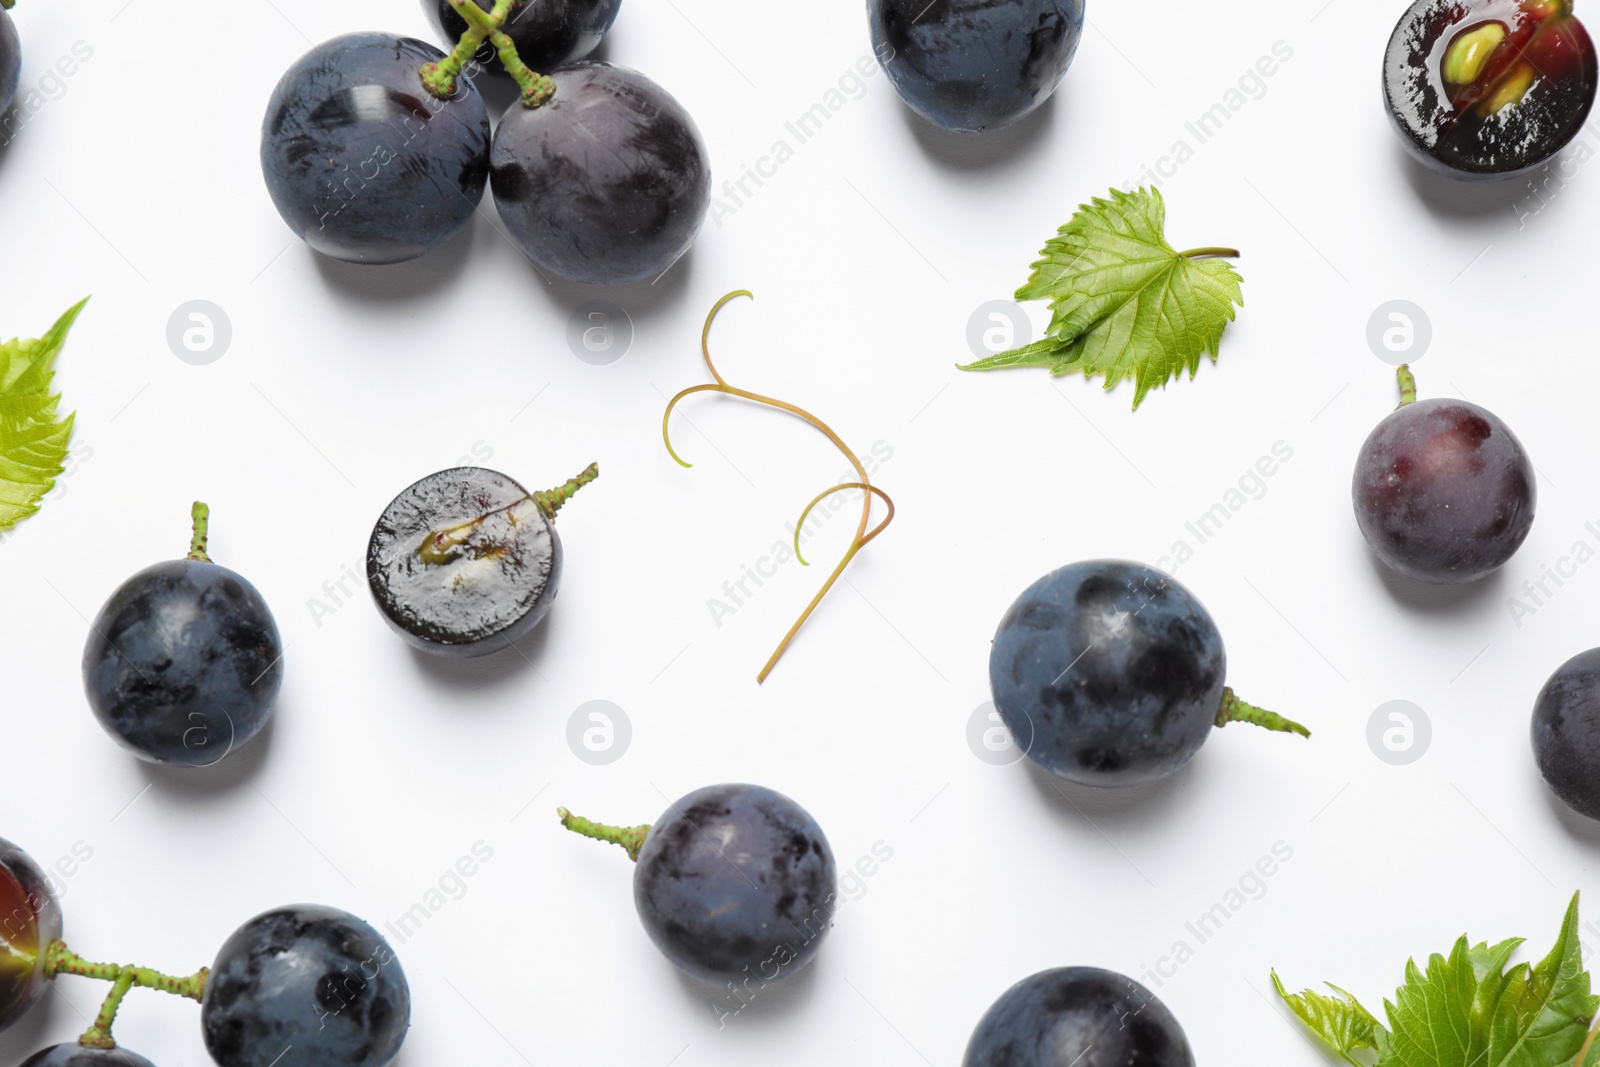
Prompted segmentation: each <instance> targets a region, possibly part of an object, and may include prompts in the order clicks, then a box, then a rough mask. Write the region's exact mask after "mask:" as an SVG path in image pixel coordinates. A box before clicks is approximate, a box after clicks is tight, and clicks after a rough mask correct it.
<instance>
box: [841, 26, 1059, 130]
mask: <svg viewBox="0 0 1600 1067" xmlns="http://www.w3.org/2000/svg"><path fill="white" fill-rule="evenodd" d="M1083 8H1084V4H1083V0H931V2H930V0H867V20H868V23H869V25H870V27H871V30H872V47H873V50H874V51H875V52H877V54H878V61H879V62H880V63H881V64H882V65H883V69H884V70H885V71H886V72H887V73H888V75H889V80H890V81H891V82H893V83H894V87H895V90H896V91H897V92H899V94H900V97H901V99H902V100H904V101H905V102H906V103H907V104H909V105H910V106H911V108H912V110H914V111H916V112H917V113H918V114H919V115H921V116H922V117H923V118H925V119H927V120H928V121H929V122H932V123H933V124H934V125H936V126H940V127H943V128H944V129H947V130H961V131H967V132H977V131H980V130H997V129H1000V128H1002V127H1005V126H1009V125H1011V124H1012V123H1013V122H1016V121H1017V120H1018V119H1020V118H1022V117H1023V116H1024V115H1026V114H1028V113H1029V112H1030V111H1032V110H1033V109H1034V108H1036V107H1038V106H1039V105H1040V104H1042V103H1044V101H1045V100H1046V99H1048V98H1049V96H1050V94H1051V93H1053V92H1054V91H1055V88H1056V86H1057V85H1059V84H1060V82H1061V78H1062V76H1063V75H1065V74H1066V72H1067V67H1068V65H1070V64H1071V63H1072V57H1073V54H1074V53H1076V52H1077V50H1078V41H1079V39H1080V38H1082V36H1083Z"/></svg>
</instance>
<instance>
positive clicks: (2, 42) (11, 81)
mask: <svg viewBox="0 0 1600 1067" xmlns="http://www.w3.org/2000/svg"><path fill="white" fill-rule="evenodd" d="M21 78H22V39H21V38H20V37H18V36H17V27H16V24H15V23H14V22H12V21H11V16H10V15H9V14H8V13H7V12H6V10H5V8H0V111H4V110H6V109H7V108H9V107H10V106H11V101H12V100H14V99H16V96H17V83H18V82H19V81H20V80H21Z"/></svg>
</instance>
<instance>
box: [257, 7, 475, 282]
mask: <svg viewBox="0 0 1600 1067" xmlns="http://www.w3.org/2000/svg"><path fill="white" fill-rule="evenodd" d="M442 57H443V53H442V52H440V51H439V50H438V49H437V48H435V47H434V46H433V45H431V44H427V43H425V42H423V41H417V40H413V39H412V38H409V37H396V36H394V35H392V34H387V33H351V34H346V35H345V36H343V37H335V38H334V39H333V40H331V41H328V42H326V43H324V44H322V45H319V46H318V47H316V48H313V49H312V50H311V51H309V52H307V53H306V54H305V55H304V56H302V57H301V58H300V59H299V60H298V61H296V63H295V64H294V66H292V67H290V68H289V70H288V72H287V73H285V74H284V76H283V78H282V79H281V80H280V81H279V82H278V86H277V88H276V89H274V90H273V92H272V98H271V100H269V101H268V103H267V114H266V118H265V120H264V121H263V122H262V126H261V171H262V174H263V175H264V176H265V177H266V182H267V191H268V192H269V193H271V194H272V202H273V203H274V204H275V205H277V208H278V213H279V214H280V215H282V216H283V221H284V222H286V223H288V224H289V228H290V229H291V230H293V231H294V232H295V234H296V235H297V236H299V237H300V238H302V239H303V240H304V241H305V242H306V243H307V244H308V245H310V246H311V247H312V248H314V249H315V250H316V251H318V252H321V253H322V254H324V255H327V256H332V257H333V258H335V259H343V260H348V261H350V262H352V263H398V262H400V261H402V260H407V259H413V258H415V257H417V256H420V255H422V254H423V253H424V252H427V251H429V250H430V249H433V248H435V247H437V246H438V245H439V244H441V243H442V242H443V241H444V240H445V239H446V238H447V237H449V236H450V235H451V234H453V233H455V232H456V231H457V230H459V229H460V228H461V226H462V224H463V223H465V222H466V221H467V220H468V219H469V218H471V217H472V213H473V212H474V211H475V210H476V209H477V207H478V203H479V201H480V200H482V199H483V187H484V184H485V183H486V182H487V180H488V173H489V112H488V110H487V109H486V108H485V107H484V104H483V98H482V97H481V96H479V95H478V90H477V89H476V88H474V87H473V85H472V81H471V79H470V78H468V77H466V76H464V75H463V76H462V77H460V78H458V79H457V82H456V89H455V93H454V95H453V96H452V97H451V98H450V99H449V100H440V99H437V98H436V97H434V96H432V95H431V94H430V93H428V91H427V90H426V89H424V88H423V87H422V81H421V75H420V73H419V72H420V71H421V69H422V67H423V65H424V64H426V63H431V62H434V61H436V60H438V59H440V58H442Z"/></svg>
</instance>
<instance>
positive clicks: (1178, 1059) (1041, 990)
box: [961, 967, 1194, 1067]
mask: <svg viewBox="0 0 1600 1067" xmlns="http://www.w3.org/2000/svg"><path fill="white" fill-rule="evenodd" d="M961 1063H962V1067H1194V1053H1193V1052H1191V1051H1190V1050H1189V1039H1188V1038H1187V1037H1185V1036H1184V1033H1183V1027H1182V1026H1179V1025H1178V1020H1177V1019H1175V1018H1173V1016H1172V1012H1170V1011H1168V1010H1167V1006H1166V1005H1165V1004H1163V1003H1161V1001H1159V1000H1157V999H1156V996H1155V994H1154V993H1152V992H1150V990H1148V989H1146V988H1145V987H1144V986H1142V985H1140V984H1139V983H1138V982H1135V981H1134V980H1133V979H1132V978H1128V977H1125V976H1123V975H1120V974H1117V973H1116V972H1115V971H1105V970H1101V969H1100V968H1098V967H1058V968H1056V969H1055V970H1050V971H1040V972H1039V973H1038V974H1036V975H1034V976H1033V977H1031V978H1024V979H1023V980H1022V981H1020V982H1018V983H1017V984H1016V985H1014V986H1012V987H1011V988H1010V989H1008V990H1006V991H1005V992H1004V993H1003V994H1001V996H1000V999H999V1000H997V1001H995V1002H994V1005H993V1006H992V1007H990V1008H989V1010H988V1011H987V1012H985V1013H984V1016H983V1018H982V1020H980V1021H979V1023H978V1028H977V1029H976V1030H974V1031H973V1032H972V1040H971V1041H970V1042H969V1043H968V1044H967V1054H966V1056H965V1057H964V1058H963V1059H962V1061H961Z"/></svg>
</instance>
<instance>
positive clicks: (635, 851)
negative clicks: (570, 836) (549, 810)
mask: <svg viewBox="0 0 1600 1067" xmlns="http://www.w3.org/2000/svg"><path fill="white" fill-rule="evenodd" d="M556 814H557V815H559V816H561V825H562V826H565V827H566V828H567V829H568V830H571V831H572V832H573V833H575V834H579V835H581V836H583V837H592V838H594V839H595V840H596V841H605V842H608V843H609V844H613V845H616V846H617V847H618V848H620V849H622V851H624V852H626V853H627V854H628V858H629V859H630V860H632V861H633V862H635V863H638V862H639V850H640V849H641V848H643V847H644V839H645V838H646V837H647V836H648V835H649V833H650V827H648V826H607V825H606V824H605V823H598V822H590V821H589V820H588V819H585V818H584V817H583V816H581V815H574V814H572V812H570V811H568V810H567V809H566V808H557V809H556Z"/></svg>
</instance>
